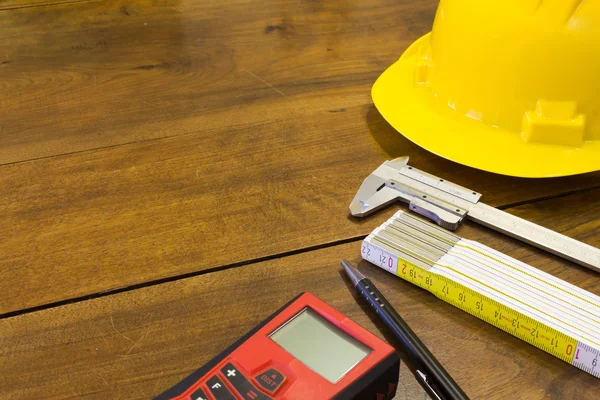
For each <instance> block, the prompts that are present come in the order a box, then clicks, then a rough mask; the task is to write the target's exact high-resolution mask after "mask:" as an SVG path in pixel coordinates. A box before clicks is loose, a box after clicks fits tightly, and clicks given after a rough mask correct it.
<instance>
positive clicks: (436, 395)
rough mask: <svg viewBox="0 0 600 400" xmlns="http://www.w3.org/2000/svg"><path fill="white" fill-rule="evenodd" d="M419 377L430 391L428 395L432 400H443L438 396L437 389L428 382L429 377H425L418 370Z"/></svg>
mask: <svg viewBox="0 0 600 400" xmlns="http://www.w3.org/2000/svg"><path fill="white" fill-rule="evenodd" d="M417 376H418V377H419V378H421V381H422V383H423V384H424V385H425V386H426V387H427V388H428V389H429V390H428V391H427V393H428V394H429V396H430V397H431V398H432V399H434V400H442V398H441V397H440V396H439V395H438V394H437V392H436V391H435V389H434V388H433V387H432V386H431V385H430V384H429V382H428V381H427V375H425V374H424V373H422V372H421V371H419V370H417Z"/></svg>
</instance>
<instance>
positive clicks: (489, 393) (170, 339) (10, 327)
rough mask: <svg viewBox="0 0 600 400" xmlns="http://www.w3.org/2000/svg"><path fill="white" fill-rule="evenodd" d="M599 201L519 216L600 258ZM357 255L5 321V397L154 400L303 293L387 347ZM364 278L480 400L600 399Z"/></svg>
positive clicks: (481, 231) (582, 384) (399, 285)
mask: <svg viewBox="0 0 600 400" xmlns="http://www.w3.org/2000/svg"><path fill="white" fill-rule="evenodd" d="M599 192H600V190H596V191H594V192H589V193H582V194H578V195H572V196H567V197H563V198H558V199H554V200H549V201H544V202H540V203H536V204H531V205H526V206H522V207H518V208H516V209H514V210H512V211H513V212H514V213H515V214H517V215H519V216H522V217H527V218H529V219H531V220H533V221H537V222H540V221H545V222H546V223H547V224H548V225H549V226H552V227H554V228H555V229H557V230H559V231H562V232H565V233H567V234H569V235H572V236H573V237H575V238H578V239H581V240H584V241H586V242H587V243H589V244H591V245H593V246H599V245H600V235H599V234H598V233H599V230H600V202H599V201H598V200H599V199H600V197H599ZM584 208H585V209H586V211H583V210H584ZM461 235H462V236H464V237H466V238H469V239H474V240H478V241H480V242H482V243H484V244H487V245H489V246H492V247H494V248H496V249H498V250H500V251H504V252H506V253H507V254H509V255H512V256H517V257H518V258H520V259H522V260H526V261H528V262H529V263H530V264H532V265H534V266H536V267H538V268H540V269H542V270H545V271H547V272H551V273H553V274H554V275H556V276H558V277H559V278H562V279H564V280H566V281H568V282H571V283H574V284H577V285H578V286H580V287H582V288H584V289H587V290H589V291H591V292H593V293H595V294H598V295H600V287H599V286H598V284H597V282H598V274H597V273H595V272H592V271H589V270H586V269H584V268H579V267H577V266H575V265H573V264H569V263H567V262H565V261H562V260H560V259H558V258H556V257H553V256H550V255H547V254H546V253H543V252H540V251H537V250H535V249H533V248H531V247H529V246H526V245H521V244H520V243H519V242H517V241H515V240H512V239H509V238H506V237H504V236H502V235H499V234H496V233H494V232H491V231H489V230H487V229H485V228H481V227H478V226H475V225H471V224H467V225H466V226H465V227H463V228H461ZM359 249H360V242H358V241H357V242H353V243H348V244H344V245H339V246H333V247H330V248H326V249H321V250H317V251H310V252H306V253H302V254H298V255H294V256H289V257H284V258H280V259H276V260H272V261H268V262H262V263H257V264H253V265H248V266H244V267H241V268H231V269H228V270H225V271H221V272H214V273H210V274H205V275H202V276H198V277H193V278H189V279H182V280H178V281H175V282H170V283H165V284H161V285H156V286H152V287H147V288H142V289H138V290H134V291H130V292H125V293H120V294H115V295H109V296H106V297H102V298H97V299H94V300H89V301H82V302H80V303H76V304H71V305H66V306H62V307H56V308H53V309H49V310H44V311H40V312H34V313H30V314H25V315H21V316H18V317H13V318H5V319H3V320H0V337H2V346H0V397H2V398H11V399H13V398H14V399H20V398H44V399H66V398H81V399H92V398H93V399H105V398H106V399H109V398H127V399H141V398H149V397H151V396H153V395H156V394H158V393H159V392H161V391H162V390H164V389H166V388H168V387H169V386H171V385H173V384H174V383H176V382H177V381H178V380H180V379H181V378H183V377H184V376H186V375H187V374H188V373H190V372H191V371H192V370H194V369H196V368H197V367H198V366H200V365H202V364H203V363H205V362H207V361H208V360H210V359H211V358H212V357H214V356H215V355H216V354H218V353H219V352H220V351H221V350H223V349H224V348H226V347H227V346H228V345H229V344H230V343H232V342H233V341H234V340H235V339H236V338H238V337H239V336H241V335H242V334H244V333H245V332H246V331H248V330H249V329H250V328H252V327H253V326H254V325H255V324H257V323H259V322H260V321H261V320H262V319H263V318H265V317H266V316H268V315H269V314H270V313H271V312H272V311H274V310H276V309H277V308H278V306H279V305H281V304H283V303H285V302H286V301H287V300H288V299H289V298H291V297H292V296H294V295H295V294H296V293H298V292H301V291H310V292H312V293H313V294H315V295H317V296H318V297H320V298H321V299H323V300H325V301H326V302H328V303H329V304H331V305H332V306H334V307H335V308H337V309H338V310H340V311H341V312H343V313H344V314H346V315H348V316H349V317H351V318H352V319H354V320H355V321H357V322H358V323H360V324H362V325H363V326H365V327H366V328H368V329H369V330H371V331H372V332H374V333H375V334H377V335H379V336H380V337H382V334H381V333H380V331H379V330H378V329H377V326H376V325H375V324H374V323H373V321H372V320H371V319H370V317H369V316H368V315H367V314H366V313H365V311H364V310H363V309H362V308H361V306H360V305H359V304H358V303H356V302H355V300H354V299H353V298H352V295H351V294H350V292H349V290H348V287H347V282H346V281H345V280H343V279H342V277H341V276H340V270H341V269H340V267H339V260H340V259H341V258H348V259H350V260H351V261H354V262H358V261H359V257H358V256H359V251H360V250H359ZM360 268H361V269H362V270H363V272H365V273H366V274H368V275H369V277H371V279H372V280H373V281H374V282H375V283H376V284H377V285H378V286H379V288H380V289H381V290H382V292H384V293H385V294H386V295H387V296H388V297H389V299H390V300H391V302H392V303H393V305H394V306H395V307H396V308H397V309H398V310H399V312H400V313H401V314H402V316H403V317H404V318H405V319H406V320H407V322H408V323H409V325H410V326H411V327H412V329H413V330H414V331H415V332H416V333H417V334H418V335H419V336H420V337H421V338H422V340H423V341H424V343H425V344H426V345H427V346H428V347H429V348H430V350H431V351H432V353H433V354H435V355H436V357H437V358H438V359H439V360H440V362H441V363H442V364H443V365H444V366H445V367H446V369H447V370H448V371H449V373H450V374H451V375H452V376H453V377H454V378H455V380H456V381H457V382H458V383H459V384H460V385H461V386H462V388H463V389H464V390H465V391H466V393H467V394H468V395H469V396H471V398H473V399H506V398H518V399H540V398H577V399H595V398H597V391H596V389H597V387H598V380H597V378H594V377H592V376H591V375H588V374H586V373H585V372H583V371H580V370H578V369H576V368H574V367H572V366H570V365H568V364H567V363H564V362H562V361H560V360H558V359H555V358H553V357H552V356H550V355H548V354H546V353H544V352H542V351H541V350H538V349H536V348H535V347H533V346H530V345H528V344H526V343H524V342H521V341H519V340H518V339H516V338H514V337H512V336H510V335H508V334H506V333H504V332H502V331H500V330H498V329H496V328H494V327H492V326H490V325H487V324H486V323H484V322H482V321H480V320H478V319H476V318H474V317H471V316H470V315H468V314H466V313H464V312H462V311H460V310H458V309H455V308H453V307H452V306H450V305H448V304H446V303H444V302H442V301H441V300H439V299H437V298H435V297H434V296H432V295H430V294H429V293H427V292H425V291H423V290H421V289H419V288H417V287H414V286H412V285H410V284H408V283H406V282H404V281H402V280H400V279H399V278H394V277H393V276H392V275H390V274H388V273H387V272H385V271H382V270H380V269H377V268H376V267H373V266H371V265H368V264H367V263H364V262H361V264H360ZM379 328H381V326H379ZM404 374H408V372H406V370H405V372H404ZM405 379H406V378H405Z"/></svg>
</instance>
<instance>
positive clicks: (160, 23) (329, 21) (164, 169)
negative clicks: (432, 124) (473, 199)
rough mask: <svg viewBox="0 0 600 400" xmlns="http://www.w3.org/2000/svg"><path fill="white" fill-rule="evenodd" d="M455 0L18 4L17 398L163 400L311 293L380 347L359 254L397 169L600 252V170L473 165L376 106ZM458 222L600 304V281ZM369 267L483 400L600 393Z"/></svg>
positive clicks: (14, 29) (1, 374)
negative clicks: (410, 169)
mask: <svg viewBox="0 0 600 400" xmlns="http://www.w3.org/2000/svg"><path fill="white" fill-rule="evenodd" d="M436 6H437V1H433V0H431V1H429V0H428V1H414V0H413V1H409V0H368V1H347V0H344V1H342V0H331V1H319V0H276V1H272V2H265V1H248V0H228V1H223V0H221V1H212V0H211V1H206V0H202V1H201V0H196V1H192V0H188V1H171V0H153V1H150V0H140V1H135V2H134V1H113V0H107V1H85V0H82V1H62V0H57V1H47V0H3V1H2V0H0V18H1V19H0V21H1V24H0V34H1V37H2V38H3V40H2V41H0V93H1V97H0V215H1V218H2V229H0V293H1V295H0V398H7V399H8V398H10V399H13V398H15V399H16V398H18V399H21V398H22V399H66V398H89V399H101V398H116V399H118V398H121V399H125V398H126V399H137V398H150V397H152V396H154V395H156V394H158V393H160V392H161V391H163V390H164V389H166V388H168V387H169V386H171V385H173V384H174V383H176V382H177V381H178V380H179V379H181V378H183V377H184V376H186V375H187V374H188V373H189V372H191V371H192V370H194V369H195V368H197V367H198V366H200V365H201V364H203V363H205V362H206V361H208V360H209V359H211V358H212V357H213V356H215V355H216V354H218V353H219V352H220V350H222V349H224V348H225V347H227V345H228V344H230V343H231V342H233V341H234V340H235V339H236V338H237V337H239V336H240V335H242V334H243V333H245V332H246V331H247V330H248V329H250V328H251V327H252V326H254V325H255V324H257V323H259V322H260V321H261V320H262V319H264V318H265V317H266V316H268V315H269V314H270V313H271V312H272V311H274V310H275V309H277V308H278V306H279V305H281V304H282V303H284V302H285V301H287V300H288V299H289V298H291V297H292V296H293V295H295V294H296V293H298V292H300V291H310V292H312V293H314V294H315V295H317V296H319V297H321V298H322V299H323V300H325V301H327V302H329V303H330V304H332V305H333V306H335V307H336V308H338V309H339V310H340V311H342V312H343V313H346V314H347V315H348V316H350V317H351V318H353V319H355V320H356V321H358V322H359V323H361V324H363V325H364V326H366V327H367V328H369V329H370V330H371V331H372V332H374V333H376V334H378V335H379V336H381V337H383V336H382V333H381V332H385V331H384V330H383V329H381V328H382V327H381V326H379V325H377V324H375V323H374V321H373V320H371V319H370V318H369V316H368V314H367V313H365V310H364V309H362V308H361V306H360V304H359V303H357V302H356V300H355V299H354V298H353V296H352V294H351V292H350V291H349V290H348V287H347V282H345V280H344V279H343V278H342V276H341V275H340V267H339V260H340V259H341V258H348V259H351V260H354V261H356V262H358V261H359V257H358V255H359V252H358V249H359V245H360V240H361V239H362V238H363V237H364V236H365V235H367V234H368V233H369V232H370V231H371V230H372V229H373V228H374V227H376V226H377V225H378V224H380V223H381V222H382V221H384V220H385V219H387V218H388V217H389V216H390V215H391V213H392V212H393V211H394V210H395V209H396V208H392V209H388V210H386V211H384V212H381V213H379V214H377V215H375V216H373V217H371V218H368V219H365V220H358V219H354V218H351V217H349V216H348V212H347V207H348V204H349V203H350V200H351V199H352V197H353V196H354V194H355V192H356V190H357V189H358V187H359V185H360V183H361V181H362V180H363V179H364V178H365V177H366V176H367V175H368V174H369V173H370V172H371V171H372V170H373V169H374V168H376V167H377V166H378V165H379V164H380V163H381V162H383V161H384V160H386V159H391V158H394V157H398V156H403V155H409V156H410V157H411V164H412V165H415V166H416V167H417V168H421V169H424V170H426V171H428V172H430V173H434V174H437V175H440V176H443V177H445V178H446V179H448V180H450V181H453V182H455V183H458V184H461V185H464V186H467V187H469V188H473V189H475V190H478V191H480V192H482V193H483V195H484V200H485V202H486V203H488V204H490V205H493V206H498V207H502V208H504V209H507V211H509V212H511V213H514V214H517V215H519V216H522V217H525V218H528V219H530V220H533V221H536V222H539V223H541V224H544V225H546V226H549V227H552V228H553V229H556V230H557V231H560V232H562V233H565V234H567V235H569V236H572V237H574V238H577V239H579V240H582V241H584V242H586V243H589V244H591V245H593V246H600V234H599V233H600V222H599V221H600V175H599V174H598V173H591V174H586V175H581V176H576V177H569V178H559V179H541V180H526V179H518V178H511V177H504V176H499V175H493V174H489V173H485V172H482V171H478V170H474V169H471V168H467V167H464V166H461V165H458V164H454V163H451V162H449V161H446V160H444V159H441V158H439V157H436V156H434V155H432V154H430V153H428V152H426V151H424V150H422V149H420V148H419V147H417V146H415V145H414V144H412V143H411V142H409V141H407V140H406V139H404V138H403V137H402V136H401V135H399V134H398V133H397V132H395V131H394V130H393V129H392V128H391V127H390V126H389V125H388V124H387V123H386V122H385V121H384V120H383V119H382V117H381V116H380V115H379V114H378V112H377V110H376V109H375V108H374V107H373V105H372V102H371V99H370V87H371V85H372V84H373V82H374V81H375V79H376V78H377V77H378V76H379V74H380V73H381V72H382V71H383V70H384V69H385V68H386V67H387V66H389V65H390V64H391V63H393V62H394V61H395V60H396V59H397V58H398V57H399V56H400V54H401V53H402V51H403V50H404V49H406V47H407V46H408V45H409V44H410V43H411V42H412V41H414V40H415V39H416V38H418V37H419V36H421V35H423V34H425V33H426V32H427V31H428V30H429V29H430V28H431V24H432V21H433V17H434V14H435V9H436ZM459 233H460V235H461V236H464V237H467V238H469V239H475V240H480V241H482V242H483V243H485V244H488V245H491V246H493V247H496V248H497V249H499V250H502V251H505V252H506V253H507V254H509V255H511V256H514V257H517V258H519V259H521V260H523V261H526V262H529V263H530V264H532V265H534V266H536V267H539V268H540V269H542V270H545V271H547V272H550V273H552V274H554V275H556V276H558V277H560V278H562V279H565V280H567V281H569V282H571V283H574V284H577V285H579V286H581V287H583V288H585V289H588V290H590V291H592V292H594V293H596V294H600V289H599V286H598V284H597V282H598V276H597V274H594V273H592V272H590V271H588V270H585V269H583V268H579V267H577V266H575V265H573V264H571V263H568V262H565V261H562V260H560V259H558V258H556V257H553V256H549V255H547V254H545V253H543V252H541V251H539V250H536V249H534V248H531V247H529V246H526V245H523V244H521V243H520V242H517V241H515V240H512V239H508V238H505V237H503V236H501V235H498V234H496V233H494V232H492V231H490V230H487V229H485V228H482V227H479V226H476V225H472V224H467V225H466V226H465V227H463V228H461V230H460V231H459ZM360 266H361V269H363V271H364V272H365V273H367V274H368V275H369V276H372V277H373V279H374V280H375V281H376V283H377V284H378V285H381V288H382V290H383V291H384V292H385V293H386V294H388V296H389V297H390V299H391V300H392V302H393V303H394V305H395V306H396V307H397V309H398V310H399V312H400V313H401V314H402V315H403V316H404V317H405V318H406V320H407V321H408V322H409V324H410V325H411V327H412V328H413V330H415V331H416V332H417V333H418V334H419V335H420V336H422V338H423V341H424V342H425V343H426V344H427V345H428V346H429V347H430V348H431V350H432V352H433V353H434V354H435V355H436V356H437V357H438V358H439V359H440V361H441V362H442V363H443V364H444V366H445V367H446V368H447V369H448V371H449V372H450V373H451V374H452V375H453V377H454V378H455V380H456V381H457V382H458V383H459V384H460V385H461V386H462V387H463V388H464V390H465V391H466V392H467V393H468V394H469V395H470V396H471V397H472V398H475V399H478V398H479V399H489V398H497V399H505V398H526V399H542V398H577V399H581V398H589V399H594V398H597V397H598V390H599V387H600V384H599V382H598V380H597V379H596V378H593V377H591V376H589V375H587V374H586V373H584V372H582V371H579V370H577V369H575V368H573V367H571V366H569V365H568V364H566V363H563V362H561V361H559V360H556V359H554V358H552V357H551V356H549V355H547V354H545V353H543V352H541V351H539V350H537V349H535V348H533V347H531V346H529V345H527V344H525V343H522V342H520V341H519V340H517V339H515V338H513V337H511V336H509V335H507V334H504V333H502V332H501V331H499V330H497V329H495V328H493V327H491V326H488V325H486V324H485V323H483V322H481V321H479V320H477V319H475V318H472V317H470V316H469V315H467V314H465V313H463V312H461V311H459V310H456V309H453V308H452V307H451V306H449V305H447V304H445V303H443V302H441V301H439V300H437V299H436V298H435V297H433V296H431V295H429V294H428V293H426V292H424V291H422V290H420V289H418V288H416V287H412V286H410V285H409V284H407V283H405V282H403V281H401V280H399V279H395V278H394V277H393V276H391V275H387V274H385V273H384V272H382V271H379V270H377V269H375V268H374V267H371V266H369V265H367V264H366V263H361V264H360ZM380 329H381V330H380ZM402 376H403V377H402V380H403V383H404V384H406V385H410V384H411V383H410V379H411V377H410V374H409V372H408V371H405V372H403V373H402ZM405 389H406V388H401V393H405V394H406V396H407V397H410V396H409V394H408V393H413V395H411V396H414V391H410V390H405ZM420 396H422V394H421V395H420Z"/></svg>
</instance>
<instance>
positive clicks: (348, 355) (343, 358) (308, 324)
mask: <svg viewBox="0 0 600 400" xmlns="http://www.w3.org/2000/svg"><path fill="white" fill-rule="evenodd" d="M270 338H271V339H272V340H273V341H274V342H275V343H277V344H278V345H280V346H281V347H283V348H284V349H285V350H286V351H287V352H288V353H290V354H291V355H292V356H294V357H296V358H297V359H298V360H300V361H301V362H302V363H303V364H304V365H306V366H307V367H308V368H310V369H312V370H313V371H315V372H316V373H318V374H319V375H321V376H322V377H323V378H325V379H327V380H328V381H329V382H331V383H336V382H337V381H339V380H340V379H341V378H342V377H343V376H344V375H345V374H346V373H347V372H348V371H350V370H351V369H352V368H353V367H354V366H356V365H357V364H358V363H359V362H360V361H361V360H362V359H363V358H365V357H366V356H367V355H368V354H369V353H370V352H371V349H370V348H369V347H367V346H365V345H364V344H363V343H361V342H359V341H358V340H356V339H355V338H353V337H352V336H350V335H348V334H347V333H346V332H343V331H342V330H340V329H338V328H337V327H336V326H335V325H333V324H332V323H331V322H329V321H327V320H326V319H325V318H323V317H322V316H320V315H319V314H318V313H317V312H315V311H314V310H312V309H311V308H309V307H307V308H305V309H304V310H302V311H300V312H299V313H298V314H296V315H295V316H294V317H293V318H292V319H290V320H289V321H287V322H286V323H285V324H283V325H282V326H281V327H279V328H278V329H277V330H276V331H274V332H273V333H271V335H270Z"/></svg>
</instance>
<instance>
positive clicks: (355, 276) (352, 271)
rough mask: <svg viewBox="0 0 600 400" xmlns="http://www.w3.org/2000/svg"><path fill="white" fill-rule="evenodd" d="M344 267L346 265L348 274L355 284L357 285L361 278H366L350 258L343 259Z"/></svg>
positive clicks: (345, 268)
mask: <svg viewBox="0 0 600 400" xmlns="http://www.w3.org/2000/svg"><path fill="white" fill-rule="evenodd" d="M342 267H344V270H345V271H346V274H348V277H349V278H350V279H351V280H352V283H353V284H354V286H356V285H357V284H358V282H359V281H360V280H361V279H364V278H365V276H364V275H363V274H361V273H360V271H359V270H357V269H356V268H354V266H353V265H352V264H350V262H349V261H348V260H342Z"/></svg>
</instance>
